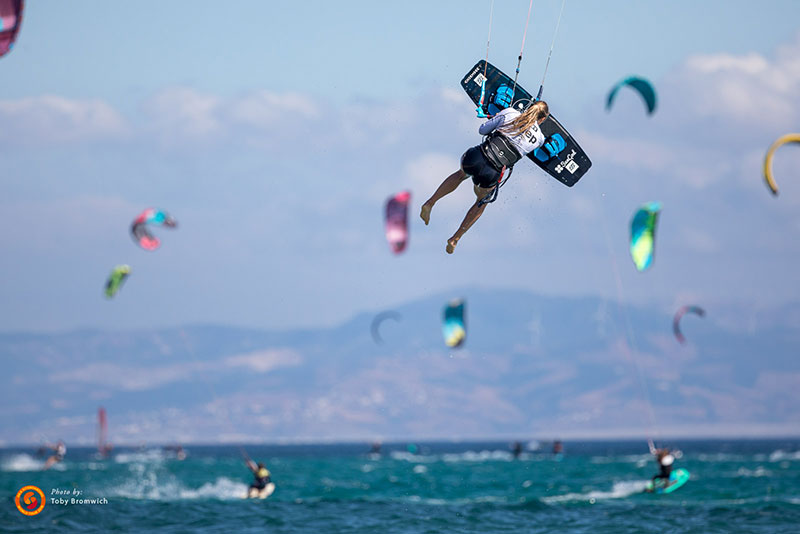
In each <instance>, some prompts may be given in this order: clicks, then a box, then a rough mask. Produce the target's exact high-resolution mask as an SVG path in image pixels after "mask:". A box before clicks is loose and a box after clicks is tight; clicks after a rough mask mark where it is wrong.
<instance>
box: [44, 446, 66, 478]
mask: <svg viewBox="0 0 800 534" xmlns="http://www.w3.org/2000/svg"><path fill="white" fill-rule="evenodd" d="M45 448H47V449H50V450H52V451H53V455H52V456H50V457H49V458H48V459H47V461H46V462H45V464H44V467H43V468H42V469H43V470H44V471H46V470H48V469H50V468H51V467H53V465H54V464H57V463H58V462H61V461H63V460H64V456H66V455H67V446H66V445H65V444H64V442H63V441H62V440H58V443H56V444H55V445H45Z"/></svg>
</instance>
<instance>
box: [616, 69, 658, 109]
mask: <svg viewBox="0 0 800 534" xmlns="http://www.w3.org/2000/svg"><path fill="white" fill-rule="evenodd" d="M626 85H627V86H629V87H632V88H633V89H635V90H636V91H637V92H638V93H639V94H640V95H641V96H642V99H643V100H644V103H645V104H646V105H647V114H648V115H652V114H653V112H654V111H655V109H656V91H655V89H653V85H652V84H651V83H650V82H648V81H647V80H645V79H644V78H639V77H636V76H630V77H628V78H625V79H624V80H622V81H620V82H619V83H617V85H615V86H614V87H613V88H612V89H611V91H610V92H609V93H608V99H607V100H606V110H610V109H611V104H612V103H613V102H614V97H615V96H616V95H617V91H619V89H620V88H622V87H625V86H626Z"/></svg>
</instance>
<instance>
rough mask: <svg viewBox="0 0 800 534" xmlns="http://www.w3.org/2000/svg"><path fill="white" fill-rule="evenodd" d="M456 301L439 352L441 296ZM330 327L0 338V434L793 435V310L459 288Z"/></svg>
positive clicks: (251, 437)
mask: <svg viewBox="0 0 800 534" xmlns="http://www.w3.org/2000/svg"><path fill="white" fill-rule="evenodd" d="M453 297H462V298H465V300H466V303H467V304H466V322H467V340H466V343H465V344H464V346H463V347H462V348H459V349H448V348H447V347H446V346H445V344H444V342H443V340H442V335H441V327H440V325H441V315H442V308H443V306H444V305H445V304H446V302H447V301H448V300H449V299H450V298H453ZM381 311H386V310H375V311H372V312H369V313H362V314H359V315H357V316H355V317H352V318H350V319H349V320H347V321H345V322H344V323H342V324H340V325H338V326H335V327H330V328H319V329H303V330H286V331H270V330H256V329H244V328H237V327H233V326H221V325H191V326H185V327H180V328H177V327H176V328H164V329H147V330H135V331H124V330H123V331H100V330H90V329H84V330H77V331H71V332H64V333H19V332H9V333H2V334H0V358H2V361H3V362H4V366H3V370H4V373H3V374H4V376H3V378H2V379H0V384H2V388H0V399H2V406H3V409H2V412H0V443H3V444H11V443H37V442H41V441H45V440H46V441H53V440H56V439H59V438H63V439H65V440H67V441H68V442H71V443H75V444H78V443H80V444H91V443H93V442H94V440H95V436H96V421H97V416H96V413H97V410H98V408H99V407H100V406H103V407H105V409H106V410H107V412H108V418H109V436H110V439H111V441H112V442H115V443H120V444H121V443H126V444H142V443H167V442H182V443H187V442H202V443H214V442H234V441H239V442H286V441H348V440H384V439H394V440H410V439H415V440H419V439H483V438H509V439H511V438H542V439H551V438H570V437H573V438H574V437H586V438H598V437H600V438H602V437H609V438H611V437H639V436H652V437H656V438H660V437H669V436H697V437H710V436H763V435H790V434H792V435H796V434H798V433H800V396H799V395H798V394H797V389H798V387H800V360H799V359H798V353H800V351H798V348H800V328H798V325H799V324H800V305H786V306H783V307H781V308H775V309H759V310H757V311H753V310H752V309H749V308H748V307H747V306H738V307H736V306H731V307H726V308H725V309H717V310H714V309H707V312H708V313H707V315H706V317H705V318H699V317H697V316H693V315H687V316H685V317H684V319H683V322H682V328H683V333H684V335H685V336H686V338H687V340H688V342H687V343H686V344H684V345H681V344H680V343H678V342H677V340H676V339H675V338H674V337H673V334H672V314H671V312H667V311H661V310H652V309H647V308H645V307H641V306H632V305H621V304H619V303H618V302H615V301H612V300H608V299H604V298H597V297H580V298H578V297H569V298H559V297H553V296H543V295H537V294H533V293H530V292H526V291H518V290H512V289H502V290H497V289H492V290H489V289H465V290H463V291H461V292H456V293H447V294H438V295H434V296H430V297H428V298H425V299H421V300H416V301H411V302H408V303H405V304H403V305H400V306H397V307H394V308H392V311H394V312H396V315H393V316H392V317H391V318H388V319H386V320H385V321H383V322H382V323H381V324H380V325H379V332H380V338H379V339H374V338H373V336H372V335H371V326H372V321H373V319H374V318H375V316H376V315H377V314H378V313H379V312H381Z"/></svg>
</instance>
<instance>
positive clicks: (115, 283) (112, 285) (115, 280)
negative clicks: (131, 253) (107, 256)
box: [106, 265, 131, 298]
mask: <svg viewBox="0 0 800 534" xmlns="http://www.w3.org/2000/svg"><path fill="white" fill-rule="evenodd" d="M130 274H131V268H130V266H128V265H117V266H116V267H114V269H113V270H112V271H111V274H110V275H109V276H108V281H106V297H108V298H113V297H114V295H116V294H117V291H119V290H120V288H121V287H122V284H123V282H125V279H126V278H128V275H130Z"/></svg>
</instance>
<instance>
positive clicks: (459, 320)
mask: <svg viewBox="0 0 800 534" xmlns="http://www.w3.org/2000/svg"><path fill="white" fill-rule="evenodd" d="M464 305H465V303H464V301H463V300H462V299H456V300H451V301H450V302H449V303H448V304H447V306H445V308H444V314H443V315H444V317H443V321H442V335H443V336H444V342H445V343H446V344H447V346H448V347H452V348H458V347H460V346H461V345H463V344H464V339H466V337H467V326H466V322H465V320H464Z"/></svg>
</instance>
